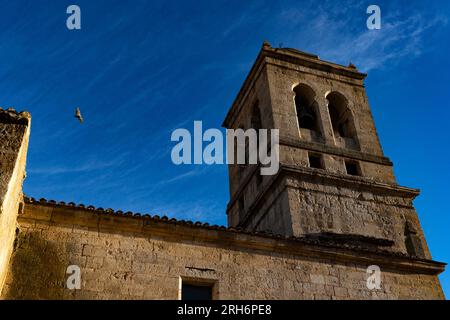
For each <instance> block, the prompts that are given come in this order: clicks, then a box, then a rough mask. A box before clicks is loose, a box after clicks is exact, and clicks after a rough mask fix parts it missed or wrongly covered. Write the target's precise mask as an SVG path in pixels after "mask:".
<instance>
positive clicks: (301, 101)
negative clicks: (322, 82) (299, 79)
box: [294, 84, 320, 135]
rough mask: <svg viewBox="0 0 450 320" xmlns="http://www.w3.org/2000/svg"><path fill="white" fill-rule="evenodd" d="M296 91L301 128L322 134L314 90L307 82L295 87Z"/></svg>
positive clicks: (296, 104) (296, 105)
mask: <svg viewBox="0 0 450 320" xmlns="http://www.w3.org/2000/svg"><path fill="white" fill-rule="evenodd" d="M294 93H295V108H296V111H297V120H298V126H299V128H300V129H308V130H311V131H315V132H316V133H318V134H319V135H320V129H319V121H318V117H317V111H316V110H317V102H316V101H315V96H316V94H315V92H314V90H313V89H312V88H311V87H309V86H307V85H305V84H299V85H298V86H296V87H295V88H294Z"/></svg>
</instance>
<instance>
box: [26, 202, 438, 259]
mask: <svg viewBox="0 0 450 320" xmlns="http://www.w3.org/2000/svg"><path fill="white" fill-rule="evenodd" d="M24 202H25V203H28V204H38V205H44V206H54V207H63V208H64V207H66V208H71V209H74V208H75V209H81V210H92V211H94V212H95V213H97V214H99V215H116V216H120V217H128V218H140V219H148V220H151V221H154V222H159V223H169V224H177V225H183V226H187V227H195V228H203V229H208V230H215V231H226V232H234V233H239V234H245V235H251V236H260V237H265V238H272V239H279V240H287V241H295V242H298V243H302V244H305V245H313V246H321V247H327V248H339V249H347V250H357V251H361V252H365V253H369V254H370V253H372V254H379V255H384V256H391V257H398V258H402V259H408V260H411V261H420V262H425V263H434V264H439V265H446V264H445V263H443V262H437V261H433V260H428V259H421V258H418V257H412V256H409V255H407V254H404V253H401V252H392V251H388V250H383V249H372V248H366V247H363V246H355V245H352V244H342V243H338V242H334V241H323V240H317V239H309V238H306V237H295V236H284V235H280V234H274V233H271V232H264V231H246V230H244V229H241V228H233V227H225V226H219V225H210V224H209V223H203V222H200V221H190V220H178V219H175V218H169V217H167V216H162V217H160V216H158V215H150V214H141V213H133V212H130V211H127V212H123V211H122V210H117V211H116V210H113V209H111V208H108V209H103V208H101V207H100V208H96V207H94V206H92V205H88V206H85V205H84V204H75V203H74V202H69V203H66V202H64V201H60V202H57V201H55V200H47V199H44V198H41V199H39V200H36V199H34V198H32V197H28V196H24Z"/></svg>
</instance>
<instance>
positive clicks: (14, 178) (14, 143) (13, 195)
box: [0, 108, 30, 294]
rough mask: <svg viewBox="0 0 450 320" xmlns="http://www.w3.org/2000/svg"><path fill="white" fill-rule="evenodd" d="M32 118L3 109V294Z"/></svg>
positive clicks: (0, 238)
mask: <svg viewBox="0 0 450 320" xmlns="http://www.w3.org/2000/svg"><path fill="white" fill-rule="evenodd" d="M29 122H30V116H29V114H27V113H20V114H19V113H17V112H16V111H15V110H13V109H8V110H3V109H1V108H0V294H1V292H2V288H3V284H4V282H5V277H6V273H7V271H8V265H9V259H10V256H11V251H12V247H13V242H14V238H15V235H16V226H17V222H16V220H17V212H18V210H19V204H20V202H21V197H22V182H23V179H24V177H25V163H26V155H27V148H28V138H29V132H30V131H29V130H30V125H29Z"/></svg>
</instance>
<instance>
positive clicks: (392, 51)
mask: <svg viewBox="0 0 450 320" xmlns="http://www.w3.org/2000/svg"><path fill="white" fill-rule="evenodd" d="M324 3H325V5H324V4H322V5H321V10H313V11H311V10H310V11H307V13H308V14H306V13H305V11H304V10H285V11H284V10H282V11H280V13H279V15H278V17H279V20H280V21H283V23H284V25H285V26H287V27H288V28H290V29H289V30H294V31H293V32H291V33H290V36H289V38H288V40H289V45H290V46H293V47H298V48H304V46H305V45H306V46H307V47H308V48H309V50H310V51H312V52H313V53H316V54H319V55H320V56H321V58H324V59H326V60H330V61H334V62H338V63H341V64H348V63H349V62H350V61H351V62H353V63H355V64H356V65H357V66H358V67H359V69H360V70H362V71H365V72H367V71H370V70H373V69H378V68H382V67H384V66H386V65H388V64H391V63H392V64H396V63H398V62H399V61H401V60H402V59H413V58H416V57H418V56H420V55H421V54H422V53H423V50H424V47H425V42H426V39H427V35H428V34H429V32H432V31H433V30H434V29H436V28H439V27H441V26H445V25H447V23H448V18H447V17H445V16H444V15H434V16H431V17H430V16H427V15H425V14H424V13H421V12H415V13H414V14H412V15H404V14H403V15H402V14H400V13H399V11H398V10H396V11H387V12H384V11H382V28H381V29H380V30H368V29H367V28H366V27H365V24H366V20H365V19H366V18H367V17H368V15H366V13H365V8H364V6H361V4H359V5H356V6H353V5H352V6H342V5H341V4H340V3H337V2H330V1H325V2H324ZM356 8H357V10H356ZM383 8H384V7H383ZM355 13H359V14H358V15H356V16H355ZM296 29H297V31H295V30H296Z"/></svg>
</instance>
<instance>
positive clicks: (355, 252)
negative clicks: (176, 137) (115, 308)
mask: <svg viewBox="0 0 450 320" xmlns="http://www.w3.org/2000/svg"><path fill="white" fill-rule="evenodd" d="M364 78H365V75H364V74H361V73H359V72H358V71H357V70H356V69H355V68H353V67H343V66H339V65H336V64H333V63H329V62H324V61H321V60H319V59H318V57H317V56H314V55H310V54H305V53H301V52H299V51H297V50H293V49H273V48H271V47H270V46H269V45H268V44H264V46H263V49H262V50H261V52H260V54H259V56H258V58H257V60H256V62H255V64H254V66H253V67H252V70H251V71H250V73H249V76H248V77H247V79H246V81H245V82H244V84H243V86H242V89H241V90H240V92H239V94H238V96H237V98H236V100H235V102H234V104H233V106H232V108H231V109H230V111H229V113H228V115H227V117H226V120H225V122H224V126H226V127H227V128H234V129H237V128H244V129H247V128H250V127H252V126H253V125H254V123H255V122H253V115H254V110H255V106H257V107H258V108H259V111H260V114H261V121H260V122H261V123H260V124H261V126H262V127H263V128H279V129H280V170H279V172H278V173H277V174H276V175H274V176H263V177H259V176H258V170H259V167H258V166H257V165H251V166H250V165H249V166H245V167H240V168H239V167H238V166H234V165H231V166H230V167H229V172H230V194H231V199H230V202H229V205H228V209H227V214H228V224H229V226H231V227H232V228H225V227H217V226H208V225H205V224H201V223H192V222H183V221H174V220H173V219H172V220H169V219H167V218H159V217H141V216H134V215H132V214H128V213H126V214H123V213H122V212H113V211H112V210H106V211H105V210H103V209H102V210H100V209H95V208H93V207H91V206H89V207H85V206H83V205H79V206H75V204H73V203H69V204H65V203H59V204H56V203H55V202H52V201H46V200H45V199H42V200H40V201H38V202H37V201H35V200H34V199H31V198H24V204H22V205H21V201H22V199H21V184H22V179H23V176H24V170H25V156H26V149H27V144H28V134H29V125H28V124H29V116H28V117H27V116H25V117H24V115H23V114H22V115H20V114H17V113H15V112H12V111H8V112H0V139H1V143H2V144H1V146H0V147H1V149H0V168H1V169H2V171H1V174H2V176H1V180H0V192H1V193H0V196H1V197H2V198H1V200H2V203H1V204H2V207H1V210H2V211H1V212H0V290H1V286H2V281H3V280H2V279H4V278H5V275H6V281H5V285H4V287H3V290H2V292H1V296H0V297H1V298H4V299H177V298H180V297H181V291H180V290H181V283H182V282H183V281H189V282H194V283H205V282H206V283H210V284H213V285H214V287H213V295H214V298H216V299H443V298H444V295H443V293H442V289H441V286H440V283H439V280H438V277H437V276H438V274H439V273H441V272H442V271H443V270H444V268H445V264H443V263H440V262H435V261H433V260H431V254H430V252H429V250H428V247H427V244H426V241H425V238H424V236H423V232H422V229H421V227H420V224H419V221H418V218H417V214H416V212H415V209H414V207H413V200H414V198H415V197H416V196H417V195H418V194H419V191H418V190H415V189H410V188H405V187H401V186H398V185H397V184H396V180H395V177H394V174H393V171H392V163H391V161H390V160H389V159H388V158H386V157H385V156H384V155H383V152H382V149H381V145H380V143H379V139H378V136H377V133H376V130H375V125H374V123H373V119H372V115H371V113H370V108H369V105H368V102H367V97H366V95H365V91H364V86H363V80H364ZM299 83H302V84H305V85H308V86H309V87H310V88H312V89H311V91H312V92H314V101H313V104H311V105H312V106H313V108H315V109H314V110H316V112H317V115H318V119H319V123H318V125H319V128H320V130H319V131H320V133H318V132H317V131H311V130H310V129H305V128H301V129H299V124H298V121H297V110H296V107H295V103H294V95H293V94H294V91H293V89H294V87H295V86H296V85H297V84H299ZM330 92H339V94H340V95H339V97H340V98H339V99H343V100H341V101H344V100H345V103H346V107H347V108H348V110H347V111H346V113H345V114H344V115H342V114H341V115H340V116H339V117H346V118H348V119H350V120H351V121H352V123H351V125H352V127H351V128H350V129H351V132H352V134H353V133H354V136H353V137H348V136H347V137H344V138H343V137H341V136H340V134H338V131H337V130H333V126H332V124H331V120H330V119H331V117H330V115H329V114H328V106H327V103H328V102H327V101H328V100H327V97H328V96H327V95H328V94H329V93H330ZM342 97H343V98H342ZM334 129H336V126H334ZM335 131H336V132H335ZM343 135H344V136H345V134H343ZM311 152H313V153H314V154H320V155H321V156H322V162H323V165H324V167H323V168H322V169H317V168H316V169H315V168H311V167H310V163H309V162H310V160H309V156H308V154H309V153H311ZM350 160H351V161H352V163H356V164H358V165H359V169H358V171H360V172H359V173H360V175H359V176H352V175H349V174H347V169H346V165H345V161H350ZM347 167H348V166H347ZM20 206H21V207H22V210H19V207H20ZM18 211H20V215H19V218H18V220H17V221H16V217H17V212H18ZM17 222H18V229H17V233H16V226H17ZM234 227H239V228H241V229H239V230H237V229H236V228H234ZM14 234H16V237H15V241H14ZM11 252H12V254H11ZM69 265H78V266H79V267H80V268H81V280H82V286H81V290H69V289H67V288H66V280H67V277H68V275H67V274H66V270H67V267H68V266H69ZM371 265H377V266H379V267H380V268H381V272H382V274H381V277H382V286H381V289H379V290H369V289H368V288H367V285H366V284H367V283H366V279H367V276H368V274H367V271H366V270H367V267H368V266H371Z"/></svg>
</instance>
